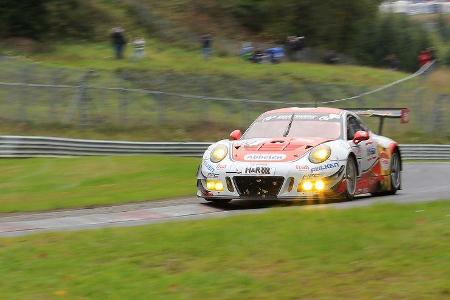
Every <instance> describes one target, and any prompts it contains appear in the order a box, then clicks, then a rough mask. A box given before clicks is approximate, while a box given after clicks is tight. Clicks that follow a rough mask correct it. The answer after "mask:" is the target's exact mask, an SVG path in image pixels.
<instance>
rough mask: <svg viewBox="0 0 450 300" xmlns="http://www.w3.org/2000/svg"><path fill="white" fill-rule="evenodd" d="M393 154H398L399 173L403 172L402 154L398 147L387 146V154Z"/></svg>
mask: <svg viewBox="0 0 450 300" xmlns="http://www.w3.org/2000/svg"><path fill="white" fill-rule="evenodd" d="M395 152H397V153H398V157H399V158H400V171H403V159H402V153H401V151H400V146H399V145H398V144H397V143H394V144H391V145H390V146H389V154H390V155H391V156H392V154H394V153H395Z"/></svg>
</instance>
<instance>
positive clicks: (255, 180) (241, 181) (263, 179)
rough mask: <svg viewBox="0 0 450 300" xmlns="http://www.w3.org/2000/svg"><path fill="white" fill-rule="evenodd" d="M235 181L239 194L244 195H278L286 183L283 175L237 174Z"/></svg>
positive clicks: (262, 196)
mask: <svg viewBox="0 0 450 300" xmlns="http://www.w3.org/2000/svg"><path fill="white" fill-rule="evenodd" d="M234 183H235V184H236V188H237V190H238V193H239V195H241V196H244V197H256V198H262V199H264V198H268V197H276V196H278V193H279V192H280V189H281V186H282V185H283V183H284V178H283V177H281V176H236V177H234Z"/></svg>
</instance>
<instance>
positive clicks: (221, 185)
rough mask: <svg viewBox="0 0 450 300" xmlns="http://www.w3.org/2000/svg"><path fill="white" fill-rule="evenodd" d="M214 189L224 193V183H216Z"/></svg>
mask: <svg viewBox="0 0 450 300" xmlns="http://www.w3.org/2000/svg"><path fill="white" fill-rule="evenodd" d="M214 188H215V189H216V191H218V192H221V191H223V183H222V181H216V184H215V185H214Z"/></svg>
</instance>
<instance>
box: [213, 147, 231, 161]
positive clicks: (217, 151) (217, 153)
mask: <svg viewBox="0 0 450 300" xmlns="http://www.w3.org/2000/svg"><path fill="white" fill-rule="evenodd" d="M227 154H228V148H227V147H226V146H225V145H218V146H217V147H216V148H214V150H213V151H212V152H211V156H210V158H209V159H210V160H211V161H212V162H213V163H218V162H220V161H222V160H223V159H224V158H225V156H227Z"/></svg>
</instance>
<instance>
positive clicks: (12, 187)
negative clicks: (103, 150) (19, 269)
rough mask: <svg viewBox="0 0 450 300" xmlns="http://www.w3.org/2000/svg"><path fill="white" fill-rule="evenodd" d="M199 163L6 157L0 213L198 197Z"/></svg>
mask: <svg viewBox="0 0 450 300" xmlns="http://www.w3.org/2000/svg"><path fill="white" fill-rule="evenodd" d="M198 164H199V159H198V158H181V157H167V156H133V157H80V158H67V159H55V158H35V159H1V160H0V191H1V193H0V212H17V211H42V210H53V209H62V208H75V207H88V206H97V205H108V204H120V203H125V202H137V201H145V200H155V199H164V198H173V197H179V196H185V195H193V194H194V192H195V170H196V169H197V166H198ZM0 295H1V293H0Z"/></svg>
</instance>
